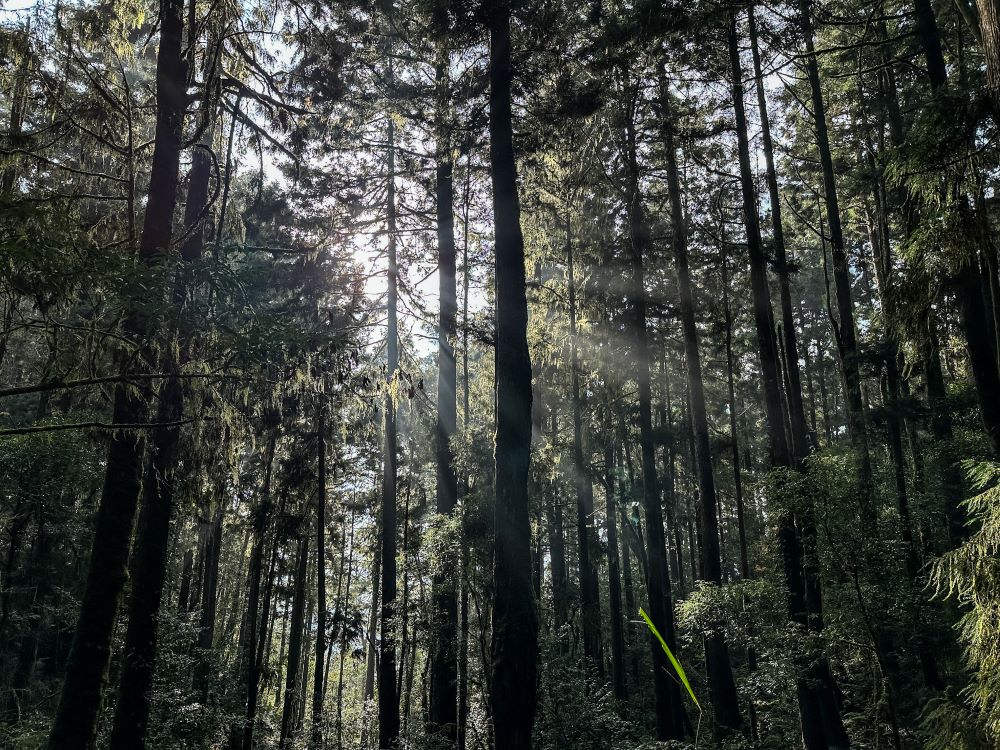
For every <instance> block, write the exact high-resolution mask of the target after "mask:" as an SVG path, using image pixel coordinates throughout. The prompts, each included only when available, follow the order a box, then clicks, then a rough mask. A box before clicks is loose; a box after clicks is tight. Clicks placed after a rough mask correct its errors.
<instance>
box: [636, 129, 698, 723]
mask: <svg viewBox="0 0 1000 750" xmlns="http://www.w3.org/2000/svg"><path fill="white" fill-rule="evenodd" d="M625 130H626V133H625V159H626V174H627V177H626V179H627V185H626V194H627V197H626V200H627V201H628V203H627V206H626V211H627V214H628V227H629V264H630V266H631V271H632V277H631V279H630V288H629V290H628V305H629V322H628V326H629V338H630V341H631V345H632V348H633V355H632V356H633V360H632V366H633V372H634V377H635V381H636V386H637V388H638V392H639V447H640V449H641V451H642V485H643V506H644V509H645V513H646V527H647V534H648V535H649V541H648V544H647V549H646V560H647V566H648V568H647V571H646V589H647V593H648V598H649V616H650V619H651V620H652V621H653V624H654V625H655V626H656V628H657V630H659V632H660V633H661V634H663V636H664V638H667V639H672V638H673V637H674V608H673V601H672V597H671V595H670V579H669V572H668V568H667V553H666V540H665V538H664V531H663V511H662V509H661V508H660V492H659V485H658V482H657V477H656V449H655V446H654V444H653V414H652V393H651V387H650V372H649V368H650V365H649V358H650V357H649V337H648V332H647V328H646V288H645V275H644V268H643V263H644V256H645V255H647V254H648V252H649V247H650V238H649V227H648V225H647V223H646V216H645V210H644V208H643V205H642V194H641V191H640V187H639V165H638V161H637V155H636V152H637V145H636V135H635V124H634V122H633V121H632V120H631V118H628V119H627V120H626V123H625ZM648 640H649V647H650V651H651V654H652V661H653V688H654V698H655V707H656V709H655V710H656V738H657V739H658V740H660V741H667V740H679V739H683V737H684V733H685V732H684V713H683V708H682V706H681V703H680V692H679V690H678V688H677V683H676V681H675V680H673V679H672V677H671V675H672V671H671V670H672V669H673V668H672V667H671V666H670V663H669V662H668V660H667V656H666V654H665V653H664V652H663V649H662V647H661V646H660V643H659V641H658V640H657V639H656V637H655V636H653V635H652V633H650V634H649V639H648ZM670 642H671V641H669V640H668V643H670Z"/></svg>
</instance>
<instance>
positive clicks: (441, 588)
mask: <svg viewBox="0 0 1000 750" xmlns="http://www.w3.org/2000/svg"><path fill="white" fill-rule="evenodd" d="M439 55H440V59H439V60H438V63H437V70H436V74H435V75H436V86H437V89H438V91H437V97H436V105H437V123H436V128H437V143H436V152H437V166H436V169H435V193H436V195H435V199H436V205H437V244H438V286H439V289H438V299H439V311H438V382H437V431H436V433H435V447H434V456H435V465H436V472H437V512H438V513H439V514H440V515H441V516H442V518H443V519H450V518H451V516H452V514H453V513H454V511H455V506H456V504H457V502H458V476H457V474H456V472H455V456H454V452H453V450H452V445H451V441H452V438H453V437H454V436H455V430H456V429H457V422H458V411H457V401H456V398H457V396H456V394H457V386H458V369H457V363H456V360H455V337H456V334H457V332H458V329H457V314H458V301H457V291H456V274H457V271H456V251H455V217H454V208H453V207H454V202H455V187H454V182H453V179H452V177H453V172H454V165H453V163H452V156H451V150H452V145H451V136H450V128H451V125H450V123H448V122H447V107H448V101H449V95H448V94H449V75H448V65H449V56H448V54H447V52H446V51H445V49H444V48H443V47H442V49H441V51H440V52H439ZM456 583H457V581H456V576H455V566H454V564H453V561H452V560H451V559H450V557H449V558H448V559H446V560H444V561H443V563H442V565H441V569H440V570H439V571H438V572H437V574H436V575H435V578H434V582H433V588H434V593H433V597H434V618H435V622H434V639H433V643H434V654H433V657H432V664H431V676H430V677H431V695H430V724H431V726H432V728H434V729H435V730H437V731H440V732H442V733H443V736H444V737H445V739H446V740H447V742H448V743H449V745H454V744H455V742H456V741H457V731H458V715H457V712H458V675H457V671H458V662H457V651H456V634H457V633H456V630H457V625H458V597H457V595H456V594H457V586H456Z"/></svg>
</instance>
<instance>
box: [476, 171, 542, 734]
mask: <svg viewBox="0 0 1000 750" xmlns="http://www.w3.org/2000/svg"><path fill="white" fill-rule="evenodd" d="M471 183H472V165H471V163H470V162H469V159H468V158H467V159H466V168H465V195H464V200H463V202H462V203H463V211H462V430H463V431H465V432H468V430H469V202H470V197H471V187H472V185H471ZM468 497H469V477H468V474H466V475H465V476H463V477H462V526H461V535H462V536H461V539H460V540H459V545H460V549H461V563H460V564H461V566H462V567H461V571H462V595H461V600H460V602H459V617H460V618H461V630H460V634H459V637H460V641H459V645H458V736H457V741H458V750H466V740H467V728H468V719H469V586H470V578H469V565H470V562H469V542H468V540H467V539H466V535H465V515H466V513H465V505H466V503H467V502H468ZM539 536H540V535H539Z"/></svg>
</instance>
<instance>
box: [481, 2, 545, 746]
mask: <svg viewBox="0 0 1000 750" xmlns="http://www.w3.org/2000/svg"><path fill="white" fill-rule="evenodd" d="M488 12H489V31H490V58H489V60H490V63H489V76H490V93H489V102H490V103H489V112H490V125H489V132H490V167H491V176H492V182H493V216H494V233H495V252H496V280H495V284H496V366H495V367H496V414H497V424H496V448H495V456H496V476H495V498H496V499H495V503H496V505H495V514H494V531H495V539H494V553H493V618H492V619H493V637H492V643H491V646H490V654H491V659H492V675H491V676H492V685H491V691H490V707H491V713H492V715H493V731H494V742H495V749H496V750H529V749H530V748H531V730H532V726H533V725H534V719H535V708H536V701H535V696H536V674H537V659H538V619H537V614H536V612H535V598H534V595H533V593H532V584H531V526H530V521H529V510H528V467H529V464H530V461H531V449H530V445H531V360H530V357H529V354H528V339H527V327H528V304H527V297H526V292H525V271H524V239H523V237H522V234H521V217H520V214H521V210H520V203H519V200H518V194H517V170H516V165H515V158H514V143H513V124H512V121H511V120H512V115H511V80H512V78H513V71H512V69H511V34H510V15H511V9H510V4H509V0H491V2H490V4H489V6H488Z"/></svg>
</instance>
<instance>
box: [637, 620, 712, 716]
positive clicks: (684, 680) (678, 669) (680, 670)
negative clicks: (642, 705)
mask: <svg viewBox="0 0 1000 750" xmlns="http://www.w3.org/2000/svg"><path fill="white" fill-rule="evenodd" d="M639 614H640V615H642V619H643V620H645V621H646V625H648V626H649V629H650V630H652V631H653V635H655V636H656V639H657V640H658V641H659V642H660V645H661V646H663V652H664V653H665V654H666V655H667V658H668V659H670V663H671V664H672V665H673V667H674V670H675V671H676V672H677V676H678V677H680V678H681V682H682V683H684V687H686V688H687V691H688V695H690V696H691V700H693V701H694V705H696V706H697V707H698V710H699V711H700V710H701V704H700V703H699V702H698V699H697V698H695V696H694V690H692V689H691V683H690V682H688V678H687V675H686V674H684V667H682V666H681V663H680V662H679V661H677V657H675V656H674V654H673V652H672V651H671V650H670V647H669V646H667V642H666V641H665V640H663V636H662V635H660V631H659V630H657V629H656V626H655V625H654V624H653V621H652V620H650V619H649V615H647V614H646V610H644V609H643V608H642V607H639Z"/></svg>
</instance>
